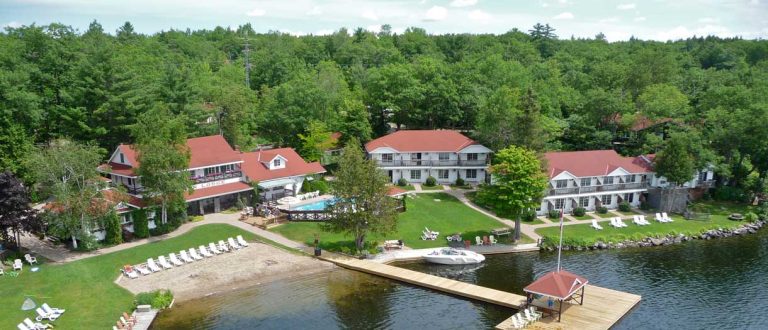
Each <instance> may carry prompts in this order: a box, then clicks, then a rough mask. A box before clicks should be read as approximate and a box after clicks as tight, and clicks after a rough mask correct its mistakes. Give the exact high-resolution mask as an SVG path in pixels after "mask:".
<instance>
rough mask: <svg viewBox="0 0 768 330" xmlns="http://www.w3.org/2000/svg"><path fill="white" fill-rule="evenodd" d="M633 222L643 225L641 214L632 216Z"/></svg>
mask: <svg viewBox="0 0 768 330" xmlns="http://www.w3.org/2000/svg"><path fill="white" fill-rule="evenodd" d="M632 223H634V224H636V225H638V226H642V225H643V222H642V221H640V216H639V215H633V216H632Z"/></svg>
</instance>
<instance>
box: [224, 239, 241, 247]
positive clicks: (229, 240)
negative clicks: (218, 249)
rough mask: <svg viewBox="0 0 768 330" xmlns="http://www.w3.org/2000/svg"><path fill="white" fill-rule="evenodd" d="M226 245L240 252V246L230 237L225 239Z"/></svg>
mask: <svg viewBox="0 0 768 330" xmlns="http://www.w3.org/2000/svg"><path fill="white" fill-rule="evenodd" d="M227 243H229V246H231V247H232V248H233V249H235V250H240V249H241V247H240V244H237V243H236V242H235V240H234V239H232V237H229V238H227Z"/></svg>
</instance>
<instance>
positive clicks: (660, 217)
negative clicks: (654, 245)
mask: <svg viewBox="0 0 768 330" xmlns="http://www.w3.org/2000/svg"><path fill="white" fill-rule="evenodd" d="M656 221H658V222H672V221H674V220H672V218H670V217H669V215H667V212H662V213H656Z"/></svg>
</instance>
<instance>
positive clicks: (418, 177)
mask: <svg viewBox="0 0 768 330" xmlns="http://www.w3.org/2000/svg"><path fill="white" fill-rule="evenodd" d="M411 180H421V170H413V171H411Z"/></svg>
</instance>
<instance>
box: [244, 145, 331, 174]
mask: <svg viewBox="0 0 768 330" xmlns="http://www.w3.org/2000/svg"><path fill="white" fill-rule="evenodd" d="M277 155H280V156H282V157H283V158H285V167H284V168H281V169H275V170H270V169H269V168H268V167H267V165H268V164H265V163H267V162H269V161H270V160H272V159H274V158H275V157H277ZM240 156H241V157H242V158H243V161H244V163H243V165H242V170H243V171H244V172H245V175H246V176H247V177H248V178H249V179H250V180H251V181H267V180H273V179H279V178H285V177H290V176H295V175H309V174H318V173H325V168H323V166H322V165H320V163H317V162H314V163H307V162H306V161H304V158H301V156H299V154H297V153H296V151H294V150H293V149H292V148H280V149H270V150H263V151H254V152H245V153H243V154H241V155H240Z"/></svg>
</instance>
